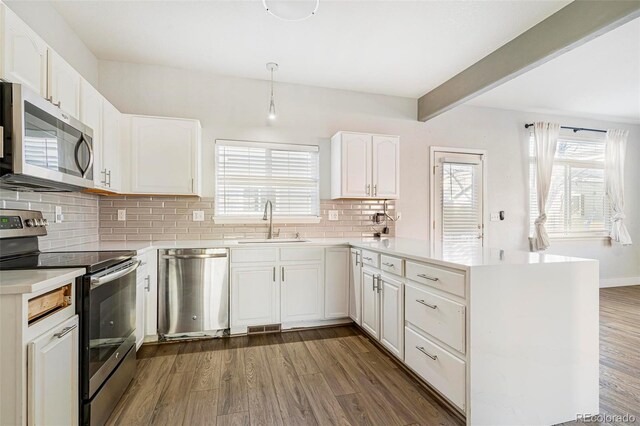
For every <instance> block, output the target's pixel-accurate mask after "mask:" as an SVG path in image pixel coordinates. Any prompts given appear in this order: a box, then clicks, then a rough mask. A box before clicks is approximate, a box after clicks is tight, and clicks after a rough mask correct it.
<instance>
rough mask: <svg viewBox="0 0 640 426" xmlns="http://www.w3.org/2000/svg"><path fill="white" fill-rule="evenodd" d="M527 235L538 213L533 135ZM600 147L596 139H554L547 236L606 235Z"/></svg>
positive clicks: (606, 209) (607, 209) (601, 142)
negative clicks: (554, 148) (555, 146)
mask: <svg viewBox="0 0 640 426" xmlns="http://www.w3.org/2000/svg"><path fill="white" fill-rule="evenodd" d="M529 147H530V148H529V149H530V151H529V153H530V157H531V163H530V168H529V176H530V179H529V194H530V196H529V205H530V209H529V211H530V213H529V216H530V234H531V235H533V228H534V225H533V222H534V221H535V219H536V217H537V216H538V210H537V193H536V175H535V174H536V167H535V150H534V140H533V136H532V137H531V139H530V141H529ZM604 149H605V143H604V140H603V139H600V138H588V137H583V138H581V137H579V136H573V135H572V136H565V137H562V136H561V138H560V139H559V140H558V146H557V148H556V155H555V158H554V163H553V172H552V175H551V188H550V190H549V198H548V200H547V206H546V210H547V223H546V228H547V232H548V233H549V235H550V236H556V237H559V236H568V237H571V236H583V235H607V234H608V230H609V227H610V217H611V210H610V206H609V201H608V199H607V196H606V193H605V186H604Z"/></svg>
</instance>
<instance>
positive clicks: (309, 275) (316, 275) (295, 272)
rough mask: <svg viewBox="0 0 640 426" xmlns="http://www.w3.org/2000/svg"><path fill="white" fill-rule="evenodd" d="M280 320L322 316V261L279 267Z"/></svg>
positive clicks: (300, 319) (301, 319) (320, 317)
mask: <svg viewBox="0 0 640 426" xmlns="http://www.w3.org/2000/svg"><path fill="white" fill-rule="evenodd" d="M280 274H281V275H280V283H281V295H282V296H281V299H280V300H281V303H280V307H281V310H282V311H281V315H282V316H281V319H282V322H289V321H310V320H318V319H322V317H323V309H322V305H323V304H324V303H323V302H324V300H323V299H324V298H323V276H322V275H323V272H322V263H312V264H308V265H287V266H281V267H280Z"/></svg>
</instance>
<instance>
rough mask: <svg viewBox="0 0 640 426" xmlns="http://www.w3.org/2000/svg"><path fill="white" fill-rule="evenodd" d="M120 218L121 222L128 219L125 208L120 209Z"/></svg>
mask: <svg viewBox="0 0 640 426" xmlns="http://www.w3.org/2000/svg"><path fill="white" fill-rule="evenodd" d="M118 220H119V221H120V222H124V221H125V220H127V211H126V210H125V209H122V210H118Z"/></svg>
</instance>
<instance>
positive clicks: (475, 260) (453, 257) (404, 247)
mask: <svg viewBox="0 0 640 426" xmlns="http://www.w3.org/2000/svg"><path fill="white" fill-rule="evenodd" d="M340 245H341V246H346V245H351V246H353V247H358V248H362V249H368V250H373V251H377V252H381V253H385V254H389V255H394V256H400V257H404V258H408V259H413V260H417V261H422V262H430V263H436V264H439V265H442V266H448V267H452V268H462V269H468V268H469V267H477V266H490V265H500V264H503V265H525V264H526V265H529V264H544V263H558V262H579V261H588V260H591V259H581V258H576V257H568V256H558V255H552V254H545V253H531V252H528V251H519V250H501V249H494V248H485V249H481V250H478V251H474V252H471V253H454V254H446V255H443V254H437V253H431V249H430V248H429V242H428V241H424V240H413V239H408V238H383V239H381V240H377V239H372V238H309V239H308V241H306V242H293V243H292V242H281V243H248V244H239V243H238V240H185V241H175V240H174V241H141V242H132V241H127V242H125V241H122V242H117V241H104V242H97V243H88V244H80V245H76V246H70V247H66V248H64V249H57V250H55V251H83V250H86V251H93V250H131V251H136V252H137V254H142V253H144V252H145V251H147V250H149V249H166V248H240V247H246V248H249V247H290V246H294V247H302V246H340Z"/></svg>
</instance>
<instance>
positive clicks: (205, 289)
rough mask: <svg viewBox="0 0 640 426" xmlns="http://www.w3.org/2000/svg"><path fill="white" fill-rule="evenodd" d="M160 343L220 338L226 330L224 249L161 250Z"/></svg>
mask: <svg viewBox="0 0 640 426" xmlns="http://www.w3.org/2000/svg"><path fill="white" fill-rule="evenodd" d="M159 254H160V256H159V259H158V260H159V262H158V263H159V264H158V272H159V280H158V336H159V338H160V340H173V339H179V338H193V337H205V336H222V335H224V334H225V333H226V332H227V331H228V329H229V261H228V259H229V257H228V251H227V249H221V248H208V249H204V248H202V249H169V250H160V253H159Z"/></svg>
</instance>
